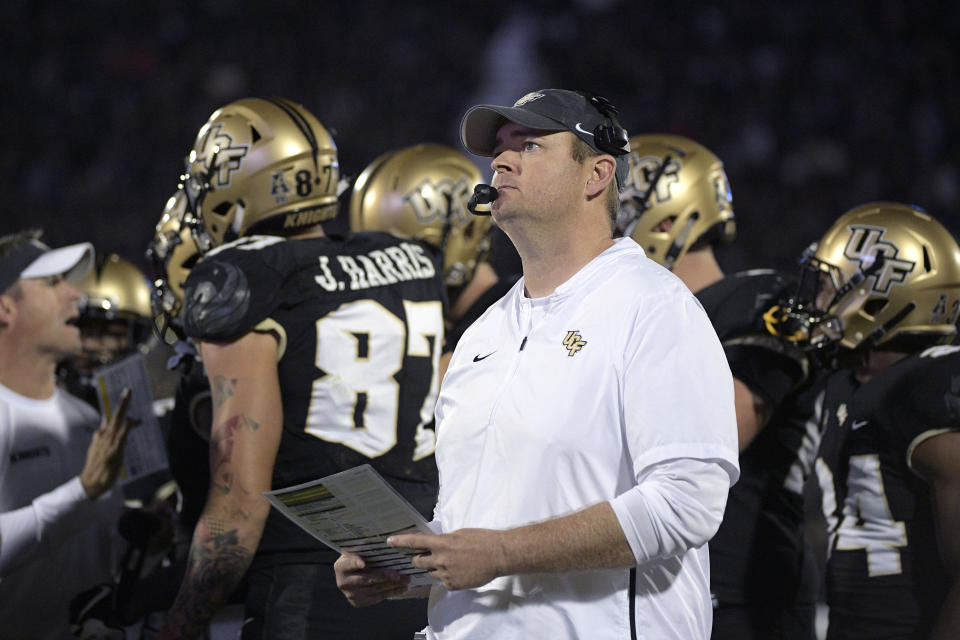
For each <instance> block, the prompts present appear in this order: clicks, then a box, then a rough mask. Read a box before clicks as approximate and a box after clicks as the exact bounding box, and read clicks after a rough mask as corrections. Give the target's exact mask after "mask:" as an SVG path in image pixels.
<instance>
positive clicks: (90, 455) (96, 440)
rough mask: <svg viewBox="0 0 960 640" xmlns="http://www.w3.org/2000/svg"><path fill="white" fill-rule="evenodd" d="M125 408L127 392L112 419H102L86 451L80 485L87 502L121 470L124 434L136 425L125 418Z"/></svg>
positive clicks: (128, 400) (125, 438)
mask: <svg viewBox="0 0 960 640" xmlns="http://www.w3.org/2000/svg"><path fill="white" fill-rule="evenodd" d="M129 404H130V389H124V390H123V391H122V392H121V394H120V404H119V405H118V406H117V410H116V411H115V412H114V414H113V417H112V418H111V419H110V420H107V419H106V418H104V419H103V421H102V422H101V423H100V428H99V429H97V430H96V432H94V434H93V440H91V441H90V446H89V447H87V461H86V463H85V464H84V466H83V471H81V472H80V484H81V485H83V489H84V491H86V492H87V496H88V497H89V498H90V499H91V500H96V499H97V498H98V497H99V496H100V495H101V494H103V493H104V492H105V491H106V490H107V489H109V488H110V487H112V486H113V483H114V482H116V481H117V476H119V475H120V469H121V468H123V448H124V446H125V445H126V443H127V434H128V433H130V429H131V428H132V427H134V426H136V425H137V424H139V420H134V419H133V418H128V417H127V405H129Z"/></svg>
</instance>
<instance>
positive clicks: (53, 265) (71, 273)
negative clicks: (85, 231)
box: [0, 239, 94, 293]
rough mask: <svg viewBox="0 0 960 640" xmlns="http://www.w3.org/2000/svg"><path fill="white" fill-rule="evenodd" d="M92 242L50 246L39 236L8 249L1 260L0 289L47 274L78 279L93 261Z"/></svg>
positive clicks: (74, 280)
mask: <svg viewBox="0 0 960 640" xmlns="http://www.w3.org/2000/svg"><path fill="white" fill-rule="evenodd" d="M93 255H94V251H93V245H92V244H90V243H89V242H81V243H79V244H72V245H70V246H67V247H60V248H59V249H51V248H50V247H48V246H47V245H45V244H44V243H42V242H40V241H39V240H36V239H34V240H31V241H29V242H26V243H24V244H22V245H20V246H19V247H17V248H16V249H14V250H12V251H11V252H10V253H8V254H7V255H6V256H5V257H4V259H3V261H2V262H0V293H3V292H4V291H6V290H7V289H9V288H10V287H11V286H13V285H14V283H16V281H17V280H19V279H21V278H46V277H49V276H59V275H62V276H63V277H64V278H65V279H66V280H67V281H68V282H78V281H79V280H80V279H81V278H83V276H85V275H87V272H88V271H90V267H91V266H92V265H93Z"/></svg>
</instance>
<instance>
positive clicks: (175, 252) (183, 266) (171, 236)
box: [147, 190, 203, 344]
mask: <svg viewBox="0 0 960 640" xmlns="http://www.w3.org/2000/svg"><path fill="white" fill-rule="evenodd" d="M186 208H187V196H186V194H185V193H184V191H183V190H177V191H176V192H175V193H174V194H173V195H172V196H170V198H169V199H168V200H167V204H166V206H165V207H164V208H163V215H162V216H161V217H160V222H158V223H157V227H156V230H155V232H154V235H153V240H152V241H151V242H150V245H149V247H148V248H147V257H148V258H149V259H150V260H151V262H152V263H153V270H154V282H153V295H152V297H151V300H150V302H151V307H152V317H153V327H154V331H155V332H156V334H157V335H158V336H159V337H160V339H162V340H163V341H164V342H166V343H167V344H174V343H176V342H177V340H178V339H179V338H180V336H179V335H178V332H177V331H176V330H175V329H174V328H173V327H172V321H173V319H174V318H176V317H177V316H178V315H180V312H181V311H182V310H183V295H184V294H183V287H184V283H185V282H186V281H187V276H188V275H190V269H192V268H193V265H195V264H196V263H197V261H198V260H199V259H200V255H201V251H200V247H199V246H198V245H197V238H198V237H201V238H202V237H203V236H198V235H197V234H196V233H194V232H193V229H194V227H198V226H199V221H196V220H193V219H192V217H191V216H190V214H188V213H187V211H186Z"/></svg>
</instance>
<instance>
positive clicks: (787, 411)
mask: <svg viewBox="0 0 960 640" xmlns="http://www.w3.org/2000/svg"><path fill="white" fill-rule="evenodd" d="M794 288H795V285H794V283H793V281H791V280H790V279H789V278H787V277H786V276H784V275H782V274H780V273H778V272H775V271H770V270H754V271H746V272H743V273H738V274H735V275H732V276H727V277H725V278H723V279H722V280H721V281H719V282H717V283H714V284H713V285H711V286H709V287H706V288H705V289H703V290H701V291H700V292H698V293H697V298H698V299H699V300H700V302H701V304H702V305H703V307H704V309H705V310H706V312H707V315H708V316H709V317H710V320H711V321H712V322H713V325H714V329H715V330H716V332H717V335H718V336H719V338H720V341H721V343H722V344H723V346H724V351H725V352H726V355H727V360H728V362H729V364H730V369H731V372H732V373H733V375H734V376H735V377H736V378H738V379H739V380H741V381H742V382H744V383H745V384H746V385H747V386H748V387H750V389H751V390H752V391H753V392H754V393H755V394H757V395H759V396H760V397H762V398H763V399H764V401H765V403H766V405H767V407H769V409H770V410H771V412H772V413H771V418H770V420H769V422H768V423H767V425H766V427H765V428H764V429H763V430H762V431H761V432H760V433H759V434H758V435H757V436H756V438H755V439H754V440H753V441H752V442H751V443H750V445H749V446H748V447H747V448H746V449H745V450H744V451H743V452H742V453H741V455H740V479H739V480H738V481H737V484H735V485H734V486H733V487H732V488H731V490H730V493H729V496H728V499H727V507H726V511H725V512H724V519H723V522H722V524H721V525H720V529H719V530H718V532H717V534H716V536H715V537H714V538H713V540H711V541H710V577H711V590H712V592H713V595H714V596H715V597H716V598H717V600H718V601H719V602H721V603H725V604H727V603H728V604H746V603H754V604H757V603H762V604H769V605H772V604H781V605H789V604H791V603H812V602H814V601H815V598H816V595H817V584H818V581H817V569H816V563H815V561H814V558H813V553H812V551H811V550H810V548H809V545H808V544H807V543H806V540H805V536H804V511H803V485H804V482H805V480H806V478H807V476H808V475H809V474H810V473H811V471H812V466H813V460H814V457H815V455H816V449H817V446H818V445H819V437H820V433H819V428H820V427H819V421H818V420H817V419H816V418H815V417H813V416H815V413H816V409H817V402H818V399H819V398H820V397H821V395H822V391H821V386H822V385H821V382H820V380H821V378H820V377H819V376H818V375H816V372H814V373H813V374H811V372H810V370H809V365H808V363H807V359H806V358H805V357H804V355H803V353H802V352H800V350H798V349H797V348H796V347H794V346H792V345H790V344H789V343H787V342H786V341H785V340H782V339H781V338H780V337H779V336H777V335H775V334H776V329H777V327H776V326H775V313H772V312H771V309H773V308H774V307H775V306H776V305H777V303H778V302H779V300H780V299H781V298H784V297H786V295H788V294H789V293H791V292H792V291H794Z"/></svg>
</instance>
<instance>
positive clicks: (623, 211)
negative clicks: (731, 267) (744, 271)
mask: <svg viewBox="0 0 960 640" xmlns="http://www.w3.org/2000/svg"><path fill="white" fill-rule="evenodd" d="M630 150H631V151H630V154H629V155H628V156H627V159H628V161H629V165H630V171H629V173H628V175H627V180H626V182H625V184H624V189H623V190H622V191H621V192H620V213H619V215H618V216H617V231H618V233H619V235H623V236H631V237H632V238H633V239H634V240H636V241H637V244H639V245H640V246H641V247H643V250H644V251H646V253H647V255H648V256H649V257H650V258H652V259H653V260H656V261H657V262H659V263H660V264H662V265H663V266H665V267H667V268H668V269H672V268H673V265H674V264H675V263H676V261H677V260H679V259H680V258H681V257H682V256H683V255H684V254H685V253H686V252H687V251H688V250H689V249H690V247H692V246H693V245H694V244H695V243H697V242H699V241H701V240H705V241H707V242H710V243H720V242H730V241H732V240H733V239H734V237H736V232H737V226H736V221H735V219H734V215H733V196H732V195H731V193H730V183H729V182H728V181H727V176H726V174H725V173H724V171H723V163H722V162H721V161H720V159H719V158H717V156H715V155H714V154H713V153H712V152H711V151H710V150H709V149H707V148H706V147H704V146H703V145H701V144H698V143H696V142H694V141H693V140H689V139H687V138H683V137H681V136H674V135H667V134H661V133H657V134H646V135H638V136H634V137H632V138H630Z"/></svg>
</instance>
